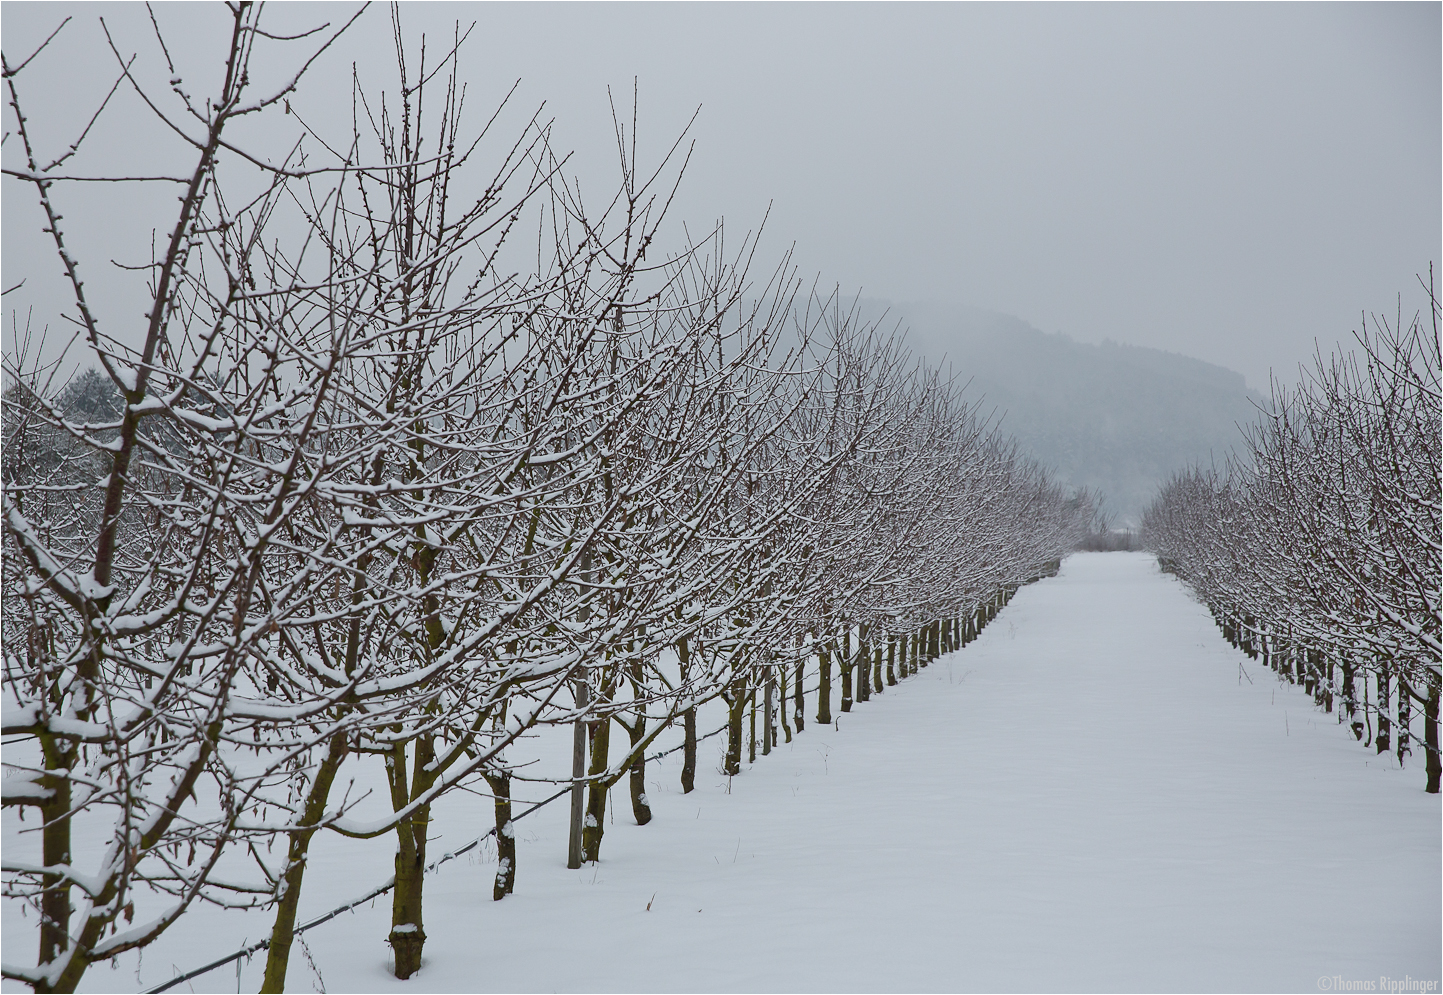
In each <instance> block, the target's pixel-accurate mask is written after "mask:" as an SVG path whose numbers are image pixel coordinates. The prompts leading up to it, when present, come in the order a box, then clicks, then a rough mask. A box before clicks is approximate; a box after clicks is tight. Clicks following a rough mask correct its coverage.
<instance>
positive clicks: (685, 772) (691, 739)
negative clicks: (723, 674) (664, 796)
mask: <svg viewBox="0 0 1443 995" xmlns="http://www.w3.org/2000/svg"><path fill="white" fill-rule="evenodd" d="M681 727H682V729H683V737H684V738H683V739H682V750H681V793H682V794H684V795H686V794H690V793H691V792H692V790H693V789H695V788H696V708H695V706H693V707H692V708H688V709H687V710H686V711H685V712H683V713H682V715H681Z"/></svg>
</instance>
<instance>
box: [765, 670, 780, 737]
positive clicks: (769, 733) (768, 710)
mask: <svg viewBox="0 0 1443 995" xmlns="http://www.w3.org/2000/svg"><path fill="white" fill-rule="evenodd" d="M765 674H766V677H765V680H766V684H765V685H764V687H765V690H764V691H763V692H762V756H766V755H767V754H769V753H771V752H772V743H773V741H774V740H775V739H776V738H777V737H776V729H775V726H774V724H773V722H772V699H773V695H774V694H775V691H776V689H775V687H774V685H775V684H776V681H775V679H774V678H773V677H772V668H771V667H770V666H768V667H767V668H766V670H765Z"/></svg>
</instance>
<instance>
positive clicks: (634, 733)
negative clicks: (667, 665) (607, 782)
mask: <svg viewBox="0 0 1443 995" xmlns="http://www.w3.org/2000/svg"><path fill="white" fill-rule="evenodd" d="M626 734H627V736H628V737H629V738H630V739H631V748H632V750H635V751H636V755H635V756H633V757H632V758H631V767H630V768H629V769H628V777H627V779H628V783H629V786H630V788H631V814H632V816H633V817H634V818H635V819H636V824H637V825H638V826H644V825H646V824H647V823H648V822H650V821H651V803H650V802H648V801H647V800H646V750H637V749H636V747H637V744H638V743H640V742H641V741H642V740H643V739H645V738H646V716H645V715H643V714H642V713H641V712H640V711H639V710H638V711H637V713H636V720H635V721H634V722H633V723H632V724H631V725H629V726H627V727H626Z"/></svg>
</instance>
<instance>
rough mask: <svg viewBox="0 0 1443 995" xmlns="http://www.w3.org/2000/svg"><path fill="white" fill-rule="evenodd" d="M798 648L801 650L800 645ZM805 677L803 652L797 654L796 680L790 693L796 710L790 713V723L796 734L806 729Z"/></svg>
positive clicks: (805, 661) (805, 658) (804, 655)
mask: <svg viewBox="0 0 1443 995" xmlns="http://www.w3.org/2000/svg"><path fill="white" fill-rule="evenodd" d="M798 648H799V650H800V649H801V644H798ZM806 676H807V656H806V654H805V653H804V652H798V654H797V673H796V678H795V679H794V680H793V681H792V687H793V692H792V693H793V695H794V698H795V701H796V709H795V710H794V711H793V712H792V722H793V723H794V724H795V725H796V727H797V732H801V731H802V730H803V729H805V728H806V727H807V689H806V685H805V684H804V683H803V682H804V681H805V680H806Z"/></svg>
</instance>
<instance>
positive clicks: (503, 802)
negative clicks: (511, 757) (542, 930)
mask: <svg viewBox="0 0 1443 995" xmlns="http://www.w3.org/2000/svg"><path fill="white" fill-rule="evenodd" d="M485 776H486V783H487V784H489V785H490V786H491V794H492V795H493V796H494V797H495V799H496V883H495V885H493V886H492V888H491V900H492V901H493V902H499V901H501V899H503V898H505V897H506V896H507V895H509V894H511V892H512V891H513V890H515V887H516V829H515V827H514V826H512V825H511V772H510V771H509V770H503V771H501V772H500V773H499V774H492V773H490V772H487V773H486V775H485Z"/></svg>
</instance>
